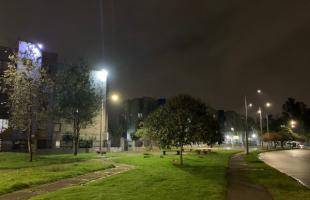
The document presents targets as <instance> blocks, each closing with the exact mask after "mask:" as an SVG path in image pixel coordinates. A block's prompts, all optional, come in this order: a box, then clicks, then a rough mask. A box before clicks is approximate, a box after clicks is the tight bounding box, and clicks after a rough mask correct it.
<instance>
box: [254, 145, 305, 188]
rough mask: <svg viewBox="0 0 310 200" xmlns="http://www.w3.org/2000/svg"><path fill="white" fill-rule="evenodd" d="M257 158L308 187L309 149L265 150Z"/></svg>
mask: <svg viewBox="0 0 310 200" xmlns="http://www.w3.org/2000/svg"><path fill="white" fill-rule="evenodd" d="M259 158H260V159H261V160H263V161H264V162H265V163H267V164H268V165H270V166H272V167H274V168H276V169H278V170H279V171H281V172H283V173H286V174H287V175H289V176H292V177H293V178H295V179H297V180H298V181H300V182H301V183H302V184H304V185H305V186H307V187H308V188H310V150H301V149H295V150H285V151H274V152H266V153H262V154H260V157H259Z"/></svg>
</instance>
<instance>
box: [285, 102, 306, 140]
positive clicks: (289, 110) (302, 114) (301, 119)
mask: <svg viewBox="0 0 310 200" xmlns="http://www.w3.org/2000/svg"><path fill="white" fill-rule="evenodd" d="M282 109H283V113H282V114H283V119H284V120H285V121H286V124H288V123H289V121H290V120H292V119H294V120H297V121H298V126H297V128H296V130H297V131H298V132H299V133H300V134H302V135H304V136H305V137H307V140H308V143H309V138H310V108H307V105H306V104H305V103H304V102H301V101H296V100H295V99H294V98H288V100H287V101H286V102H285V103H284V104H283V106H282Z"/></svg>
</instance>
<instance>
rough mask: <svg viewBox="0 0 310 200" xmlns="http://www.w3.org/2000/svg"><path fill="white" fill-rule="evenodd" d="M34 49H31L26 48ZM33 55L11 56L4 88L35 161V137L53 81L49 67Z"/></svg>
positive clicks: (13, 117)
mask: <svg viewBox="0 0 310 200" xmlns="http://www.w3.org/2000/svg"><path fill="white" fill-rule="evenodd" d="M31 53H32V51H31V49H29V50H28V51H27V52H25V54H31ZM29 57H30V56H27V55H26V56H22V58H20V57H18V56H17V54H16V53H15V54H13V55H11V56H10V57H9V59H10V62H9V65H8V68H7V69H6V70H5V71H4V74H3V77H2V92H4V93H5V94H6V95H7V96H8V106H9V119H10V125H11V126H12V127H13V128H14V129H16V130H18V131H21V132H25V133H26V135H27V144H28V152H29V155H30V159H29V160H30V161H32V157H33V149H32V142H33V141H32V139H33V138H35V136H36V133H35V127H36V125H37V124H38V123H39V122H40V120H43V119H44V118H45V116H46V113H47V102H48V99H47V97H48V94H49V93H50V92H51V89H52V81H51V79H50V78H49V77H48V75H47V72H46V70H45V69H44V68H42V67H38V65H37V61H36V60H32V59H28V58H29Z"/></svg>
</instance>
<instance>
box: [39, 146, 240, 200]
mask: <svg viewBox="0 0 310 200" xmlns="http://www.w3.org/2000/svg"><path fill="white" fill-rule="evenodd" d="M233 153H235V151H216V152H212V153H210V154H207V155H195V154H192V153H187V154H186V155H185V156H184V166H180V165H178V164H173V163H175V162H174V161H175V160H177V161H178V159H179V157H178V156H176V155H172V154H169V155H167V156H164V157H160V156H159V154H157V153H152V154H148V156H145V155H143V154H142V153H140V154H137V153H114V154H108V156H110V157H111V158H112V159H113V160H114V161H115V162H119V163H125V164H130V165H134V166H135V168H134V169H133V170H130V171H128V172H126V173H123V174H118V175H114V176H111V177H108V178H106V179H103V180H98V181H96V182H93V183H90V184H86V185H83V186H74V187H71V188H66V189H62V190H59V191H56V192H53V193H49V194H46V195H42V196H38V197H35V198H33V199H36V200H39V199H40V200H43V199H45V200H47V199H57V200H64V199H75V200H79V199H81V200H82V199H94V200H101V199H109V200H119V199H126V200H136V199H139V200H140V199H148V200H157V199H158V200H165V199H178V200H183V199H184V200H185V199H199V200H204V199H206V200H223V199H225V193H226V170H227V167H228V160H229V157H230V156H231V155H232V154H233Z"/></svg>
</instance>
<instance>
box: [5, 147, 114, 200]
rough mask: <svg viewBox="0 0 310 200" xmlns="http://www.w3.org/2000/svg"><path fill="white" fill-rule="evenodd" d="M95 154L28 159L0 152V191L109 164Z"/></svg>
mask: <svg viewBox="0 0 310 200" xmlns="http://www.w3.org/2000/svg"><path fill="white" fill-rule="evenodd" d="M96 157H97V155H96V154H81V155H78V156H77V157H74V156H73V155H69V154H66V155H47V156H36V158H35V161H33V162H32V163H31V162H28V159H27V158H28V155H27V154H23V153H1V154H0V177H1V178H0V195H1V194H5V193H8V192H12V191H16V190H20V189H24V188H28V187H31V186H35V185H39V184H43V183H48V182H52V181H56V180H59V179H63V178H69V177H73V176H77V175H81V174H85V173H88V172H92V171H97V170H103V169H106V168H110V167H113V165H112V164H111V163H107V162H103V161H102V160H99V159H95V158H96Z"/></svg>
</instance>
